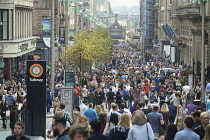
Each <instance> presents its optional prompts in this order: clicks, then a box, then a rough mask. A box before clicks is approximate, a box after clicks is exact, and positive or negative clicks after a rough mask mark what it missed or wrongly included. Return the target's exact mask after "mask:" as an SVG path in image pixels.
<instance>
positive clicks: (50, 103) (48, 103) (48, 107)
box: [46, 99, 52, 112]
mask: <svg viewBox="0 0 210 140" xmlns="http://www.w3.org/2000/svg"><path fill="white" fill-rule="evenodd" d="M51 105H52V102H51V99H47V102H46V107H47V112H50V107H51Z"/></svg>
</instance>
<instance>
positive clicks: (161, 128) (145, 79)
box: [48, 45, 210, 140]
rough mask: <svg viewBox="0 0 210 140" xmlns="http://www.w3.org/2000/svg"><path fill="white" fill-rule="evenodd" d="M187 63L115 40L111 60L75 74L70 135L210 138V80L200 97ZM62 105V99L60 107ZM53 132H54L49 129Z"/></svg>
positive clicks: (122, 139) (120, 139)
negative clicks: (188, 78) (187, 78)
mask: <svg viewBox="0 0 210 140" xmlns="http://www.w3.org/2000/svg"><path fill="white" fill-rule="evenodd" d="M163 68H173V69H178V71H177V72H176V73H170V71H169V72H165V71H162V69H163ZM187 68H188V67H187V66H186V65H183V64H178V63H172V62H171V60H170V57H168V56H166V55H163V54H150V60H149V61H148V62H146V61H145V59H144V58H143V57H142V55H140V54H139V52H137V51H135V49H133V48H131V47H129V46H126V45H120V46H115V51H114V53H113V54H112V56H111V60H110V61H108V63H107V64H105V65H104V66H101V67H100V68H99V69H97V70H95V71H94V72H92V73H90V74H84V75H85V76H84V77H83V79H82V80H81V81H82V82H80V80H79V78H78V77H77V76H75V92H74V97H75V98H74V111H73V116H72V118H73V119H72V120H73V124H70V128H68V129H69V130H68V131H69V133H68V134H67V133H66V136H67V137H68V138H70V139H72V140H77V139H78V137H82V138H83V139H88V140H95V139H110V140H138V139H143V140H147V139H148V140H154V139H159V140H173V139H174V140H184V139H185V140H192V139H195V140H208V139H210V137H209V135H210V133H209V132H210V125H209V113H208V110H210V100H209V92H210V81H208V80H207V85H206V91H205V97H204V98H205V99H204V102H200V100H201V86H200V83H199V78H198V79H196V82H195V83H196V87H195V88H193V87H190V86H189V85H188V83H187V82H186V83H184V84H183V83H182V82H181V80H180V79H181V77H182V76H183V75H182V73H181V71H182V70H185V69H187ZM58 88H59V87H58ZM55 97H56V98H57V97H58V99H57V100H58V101H59V96H55ZM57 108H58V111H59V102H58V103H57V106H56V107H54V109H55V112H57V111H56V109H57ZM70 117H71V116H70ZM64 118H65V117H64ZM67 122H68V121H67ZM50 132H51V131H50ZM48 137H49V138H53V137H54V136H53V135H51V133H48ZM58 137H59V136H58Z"/></svg>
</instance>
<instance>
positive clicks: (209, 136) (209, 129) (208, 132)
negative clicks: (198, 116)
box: [203, 124, 210, 140]
mask: <svg viewBox="0 0 210 140" xmlns="http://www.w3.org/2000/svg"><path fill="white" fill-rule="evenodd" d="M209 139H210V124H209V125H207V127H206V130H205V135H204V138H203V140H209Z"/></svg>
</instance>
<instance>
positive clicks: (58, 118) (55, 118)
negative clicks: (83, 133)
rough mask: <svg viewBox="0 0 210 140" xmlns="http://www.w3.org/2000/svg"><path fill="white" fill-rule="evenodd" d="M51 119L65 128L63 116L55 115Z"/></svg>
mask: <svg viewBox="0 0 210 140" xmlns="http://www.w3.org/2000/svg"><path fill="white" fill-rule="evenodd" d="M53 119H54V120H55V123H60V124H61V125H62V126H63V127H66V119H65V118H64V116H61V115H56V116H54V117H53Z"/></svg>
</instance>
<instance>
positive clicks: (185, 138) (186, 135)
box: [174, 117, 200, 140]
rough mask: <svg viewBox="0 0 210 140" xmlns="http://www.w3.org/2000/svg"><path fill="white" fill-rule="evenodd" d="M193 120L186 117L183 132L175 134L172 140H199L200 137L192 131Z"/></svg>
mask: <svg viewBox="0 0 210 140" xmlns="http://www.w3.org/2000/svg"><path fill="white" fill-rule="evenodd" d="M193 124H194V120H193V118H191V117H187V118H186V119H185V120H184V130H182V131H179V132H177V133H176V135H175V138H174V140H200V136H199V135H198V134H196V133H195V132H193V131H192V128H193Z"/></svg>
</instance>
